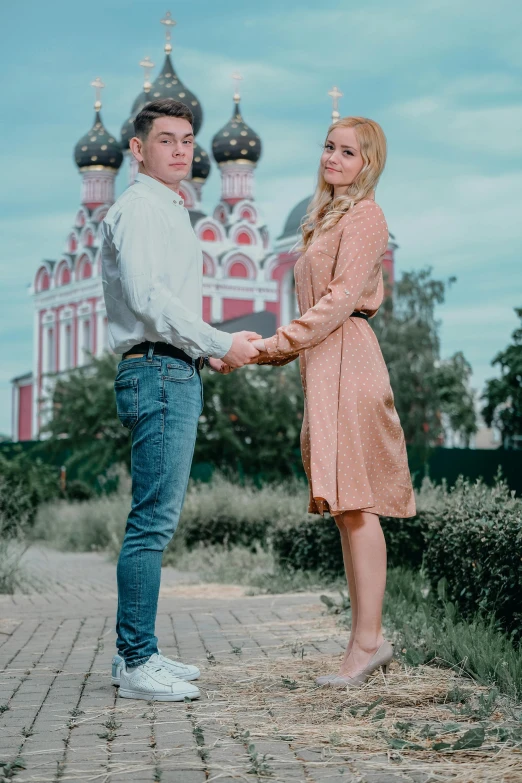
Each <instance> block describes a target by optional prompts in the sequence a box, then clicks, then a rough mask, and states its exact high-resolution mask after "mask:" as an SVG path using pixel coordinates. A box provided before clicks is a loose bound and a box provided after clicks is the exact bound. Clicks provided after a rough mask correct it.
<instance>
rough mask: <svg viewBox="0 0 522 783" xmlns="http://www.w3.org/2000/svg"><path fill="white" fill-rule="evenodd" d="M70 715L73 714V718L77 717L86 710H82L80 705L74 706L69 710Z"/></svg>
mask: <svg viewBox="0 0 522 783" xmlns="http://www.w3.org/2000/svg"><path fill="white" fill-rule="evenodd" d="M69 715H72V717H73V718H77V717H78V716H79V715H85V712H84V711H83V710H80V709H79V708H78V707H73V708H72V710H71V711H70V712H69Z"/></svg>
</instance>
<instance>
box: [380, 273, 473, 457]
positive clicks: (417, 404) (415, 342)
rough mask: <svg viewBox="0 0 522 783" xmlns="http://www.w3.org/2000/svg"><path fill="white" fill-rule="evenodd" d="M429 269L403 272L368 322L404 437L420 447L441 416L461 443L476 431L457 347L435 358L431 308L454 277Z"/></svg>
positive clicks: (466, 369)
mask: <svg viewBox="0 0 522 783" xmlns="http://www.w3.org/2000/svg"><path fill="white" fill-rule="evenodd" d="M431 274H432V270H431V269H430V268H425V269H422V270H420V271H418V272H405V273H404V274H403V275H402V277H401V279H400V280H398V281H397V282H396V283H395V287H394V291H393V296H392V297H388V298H387V299H385V301H384V303H383V306H382V307H381V310H380V311H379V313H378V315H377V316H376V317H375V319H373V320H372V321H371V322H370V323H371V324H372V326H373V328H374V330H375V333H376V335H377V338H378V340H379V343H380V346H381V350H382V352H383V356H384V360H385V362H386V364H387V366H388V371H389V373H390V381H391V385H392V388H393V392H394V397H395V406H396V408H397V411H398V413H399V417H400V419H401V423H402V426H403V429H404V435H405V438H406V442H407V443H408V444H410V445H413V446H416V447H419V448H420V449H421V450H425V449H426V448H427V447H429V446H434V445H437V444H438V443H440V442H441V438H442V434H443V417H444V416H445V415H446V416H447V418H448V419H449V421H450V422H451V426H452V427H453V428H454V429H456V430H457V432H458V433H459V435H460V436H461V437H462V439H463V440H464V442H467V441H469V436H470V434H472V433H473V432H475V430H476V417H475V411H474V406H473V397H472V394H471V391H470V390H469V387H468V381H469V377H470V374H471V368H470V366H469V364H468V363H467V362H466V360H465V358H464V356H463V355H462V353H460V352H459V353H457V354H455V356H453V357H452V358H451V359H449V360H446V361H444V362H441V361H440V339H439V326H440V324H439V322H438V321H437V319H436V317H435V308H436V306H437V305H438V304H442V303H443V302H444V298H445V293H446V288H447V286H449V285H451V284H452V283H453V282H454V281H455V278H450V279H449V280H448V281H447V282H446V283H445V282H443V281H441V280H434V279H433V278H432V276H431Z"/></svg>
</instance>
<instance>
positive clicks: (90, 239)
mask: <svg viewBox="0 0 522 783" xmlns="http://www.w3.org/2000/svg"><path fill="white" fill-rule="evenodd" d="M84 245H85V247H92V246H93V245H94V234H93V233H92V231H91V230H90V229H89V230H88V231H86V232H85V239H84Z"/></svg>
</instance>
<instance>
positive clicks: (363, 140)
mask: <svg viewBox="0 0 522 783" xmlns="http://www.w3.org/2000/svg"><path fill="white" fill-rule="evenodd" d="M334 128H354V129H355V133H356V136H357V140H358V142H359V146H360V148H361V157H362V159H363V167H362V169H361V171H360V172H359V174H358V175H357V177H356V178H355V179H354V181H353V182H352V184H351V185H349V186H348V187H347V189H346V193H344V194H343V195H342V196H337V198H334V195H333V194H334V188H333V185H329V184H328V183H327V182H326V181H325V179H324V177H323V172H322V170H321V168H319V175H318V180H317V188H316V190H315V194H314V196H313V198H312V200H311V202H310V205H309V207H308V212H307V214H306V216H305V219H304V221H303V223H302V225H301V231H302V235H303V238H302V245H301V250H302V251H304V250H306V248H307V247H308V246H309V245H310V244H311V243H312V242H313V241H314V239H316V238H317V236H318V235H319V234H322V233H323V232H324V231H328V230H329V229H330V228H333V226H335V225H336V223H338V222H339V220H340V219H341V218H342V216H343V215H345V214H346V212H348V210H349V209H351V208H352V207H353V206H354V205H355V204H357V203H358V202H359V201H362V199H363V198H367V197H368V196H369V195H370V193H371V192H372V191H373V190H375V188H376V186H377V183H378V181H379V177H380V176H381V174H382V172H383V169H384V164H385V163H386V136H385V135H384V131H383V129H382V128H381V126H380V125H379V124H378V123H377V122H374V121H373V120H367V119H366V118H365V117H343V118H342V119H340V120H337V122H336V123H334V124H333V125H330V127H329V128H328V133H327V134H326V138H327V139H328V136H329V135H330V133H331V132H332V131H333V130H334ZM325 143H326V142H325Z"/></svg>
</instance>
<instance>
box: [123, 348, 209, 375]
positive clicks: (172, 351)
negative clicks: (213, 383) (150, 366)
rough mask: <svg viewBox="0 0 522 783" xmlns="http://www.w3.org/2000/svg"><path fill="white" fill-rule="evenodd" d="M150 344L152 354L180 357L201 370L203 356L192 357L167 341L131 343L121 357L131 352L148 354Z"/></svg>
mask: <svg viewBox="0 0 522 783" xmlns="http://www.w3.org/2000/svg"><path fill="white" fill-rule="evenodd" d="M151 346H152V349H153V355H154V356H172V358H173V359H181V361H182V362H187V364H194V365H195V366H196V368H197V369H198V370H201V368H202V367H203V365H204V363H205V359H204V357H203V356H200V357H199V358H198V359H193V358H192V357H191V356H189V355H188V353H185V351H182V350H181V348H176V346H175V345H169V343H151V342H147V341H146V342H143V343H139V345H133V346H132V348H129V350H128V351H125V353H124V354H123V358H124V359H125V357H126V356H128V355H129V354H131V353H143V354H148V352H149V349H150V347H151Z"/></svg>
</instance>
